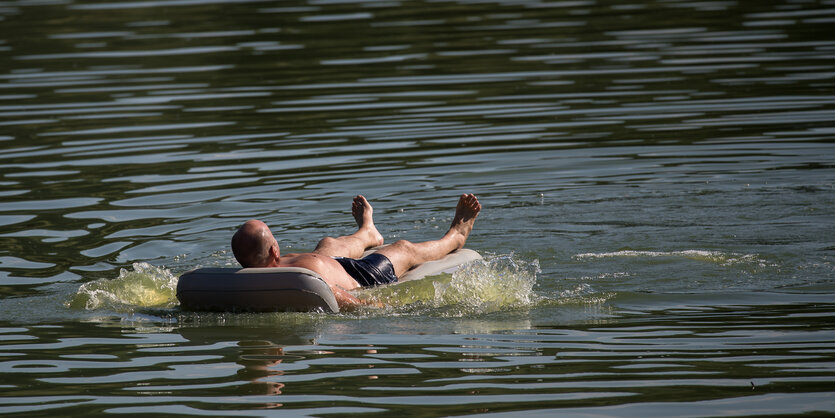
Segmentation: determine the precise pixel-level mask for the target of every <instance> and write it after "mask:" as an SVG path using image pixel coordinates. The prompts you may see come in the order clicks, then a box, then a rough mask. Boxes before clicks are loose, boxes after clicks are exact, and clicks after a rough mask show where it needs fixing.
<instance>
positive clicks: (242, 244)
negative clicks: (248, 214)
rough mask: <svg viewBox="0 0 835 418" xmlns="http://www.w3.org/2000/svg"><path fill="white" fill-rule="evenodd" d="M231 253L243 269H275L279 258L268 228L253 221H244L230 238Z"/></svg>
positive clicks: (275, 242) (261, 223)
mask: <svg viewBox="0 0 835 418" xmlns="http://www.w3.org/2000/svg"><path fill="white" fill-rule="evenodd" d="M232 253H233V254H235V259H237V260H238V262H239V263H241V266H243V267H275V266H276V265H277V264H278V258H279V256H280V253H279V250H278V242H277V241H276V240H275V237H273V234H272V232H270V228H269V227H267V224H265V223H263V222H261V221H259V220H255V219H252V220H249V221H246V222H245V223H244V224H243V225H241V227H240V228H238V232H235V235H234V236H232Z"/></svg>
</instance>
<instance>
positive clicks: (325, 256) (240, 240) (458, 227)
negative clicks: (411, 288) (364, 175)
mask: <svg viewBox="0 0 835 418" xmlns="http://www.w3.org/2000/svg"><path fill="white" fill-rule="evenodd" d="M373 211H374V210H373V208H372V207H371V204H370V203H368V200H366V199H365V197H363V196H356V197H355V198H354V200H353V204H352V207H351V213H352V215H353V216H354V219H355V220H356V222H357V226H358V229H357V231H356V232H354V233H353V234H351V235H347V236H342V237H338V238H332V237H326V238H323V239H322V240H321V241H319V244H318V245H317V246H316V249H315V250H313V252H310V253H298V254H285V255H283V256H282V255H281V253H280V251H279V247H278V242H277V241H276V239H275V237H274V236H273V235H272V232H270V229H269V227H267V225H266V224H264V223H263V222H261V221H258V220H249V221H247V222H246V223H244V224H243V225H242V226H241V227H240V228H239V229H238V231H237V232H236V233H235V236H234V237H233V238H232V251H233V253H234V254H235V258H236V259H237V260H238V262H240V263H241V265H242V266H243V267H301V268H306V269H309V270H312V271H314V272H316V273H318V274H319V275H320V276H321V277H322V278H323V279H324V280H325V282H326V283H327V284H328V286H330V288H331V290H332V291H333V292H334V296H336V300H337V302H338V303H339V305H340V308H341V309H346V308H353V307H356V306H359V305H361V304H363V303H364V302H363V301H360V300H359V299H357V298H356V297H354V296H353V295H351V294H350V293H348V292H347V290H352V289H357V288H359V287H361V285H360V283H359V282H358V281H357V280H356V279H355V278H354V277H352V275H351V274H349V272H348V271H346V269H345V267H343V264H341V263H340V262H339V261H337V260H336V259H335V257H336V258H351V259H356V258H359V257H361V256H362V254H363V252H364V251H365V250H367V249H369V248H372V247H377V246H380V245H382V244H383V236H382V235H381V234H380V232H379V231H378V230H377V227H376V226H375V225H374V219H373ZM480 211H481V204H480V203H479V202H478V199H477V198H476V197H475V195H472V194H465V195H462V196H461V197H460V198H459V200H458V204H457V206H456V208H455V216H454V217H453V220H452V225H450V228H449V230H448V231H447V232H446V233H445V234H444V236H443V237H441V239H439V240H435V241H426V242H420V243H412V242H409V241H406V240H400V241H396V242H395V243H393V244H391V245H388V246H386V247H383V248H381V249H379V250H377V251H375V252H374V254H379V255H382V256H384V257H383V258H384V259H385V260H384V262H387V263H389V264H390V268H391V269H393V270H392V271H393V273H391V274H394V275H395V276H396V277H400V276H402V275H403V274H404V273H406V272H407V271H409V270H410V269H411V268H412V267H414V266H416V265H418V264H422V263H425V262H427V261H433V260H437V259H440V258H442V257H444V256H445V255H447V254H449V253H451V252H453V251H455V250H457V249H459V248H461V247H463V246H464V243H465V242H466V241H467V237H469V235H470V232H471V231H472V229H473V224H474V223H475V219H476V217H477V216H478V214H479V212H480ZM377 257H378V258H380V257H379V256H377ZM352 273H354V272H353V271H352ZM396 277H395V278H394V279H395V280H396Z"/></svg>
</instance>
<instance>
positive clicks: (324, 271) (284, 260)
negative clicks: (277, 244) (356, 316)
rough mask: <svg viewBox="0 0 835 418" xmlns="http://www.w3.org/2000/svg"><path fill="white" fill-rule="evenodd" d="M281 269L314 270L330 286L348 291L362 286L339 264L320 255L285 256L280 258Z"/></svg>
mask: <svg viewBox="0 0 835 418" xmlns="http://www.w3.org/2000/svg"><path fill="white" fill-rule="evenodd" d="M279 267H301V268H306V269H308V270H313V271H314V272H316V273H319V275H320V276H322V279H324V280H325V283H327V284H328V285H330V286H334V285H335V286H339V287H341V288H343V289H346V290H351V289H356V288H359V287H360V284H359V283H357V281H356V280H354V278H353V277H351V276H349V275H348V273H346V272H345V269H343V268H342V266H341V265H340V264H339V263H338V262H336V261H335V260H334V259H333V258H331V257H328V256H324V255H320V254H315V253H303V254H285V255H283V256H282V257H281V258H280V263H279Z"/></svg>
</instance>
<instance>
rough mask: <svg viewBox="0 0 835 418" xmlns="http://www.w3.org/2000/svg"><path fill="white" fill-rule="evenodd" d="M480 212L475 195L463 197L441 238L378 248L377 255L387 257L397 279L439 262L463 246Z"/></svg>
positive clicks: (402, 242)
mask: <svg viewBox="0 0 835 418" xmlns="http://www.w3.org/2000/svg"><path fill="white" fill-rule="evenodd" d="M480 211H481V204H480V203H479V202H478V199H477V198H476V197H475V196H474V195H472V194H465V195H462V196H461V198H460V199H458V205H457V206H456V207H455V217H454V218H453V219H452V225H451V226H450V227H449V231H447V233H446V234H444V236H443V237H442V238H441V239H439V240H436V241H426V242H419V243H412V242H409V241H405V240H404V241H397V242H395V243H394V244H391V245H389V246H387V247H385V248H381V249H380V250H378V251H377V253H378V254H382V255H384V256H386V258H388V259H389V260H390V261H391V264H392V265H393V266H394V273H395V274H396V275H397V277H400V276H402V275H403V274H404V273H406V272H407V271H409V269H411V268H412V267H414V266H416V265H418V264H421V263H425V262H427V261H434V260H438V259H440V258H442V257H443V256H445V255H447V254H449V253H451V252H453V251H455V250H457V249H459V248H461V247H463V246H464V243H465V242H467V237H468V236H470V231H472V230H473V223H475V218H476V217H477V216H478V213H479V212H480Z"/></svg>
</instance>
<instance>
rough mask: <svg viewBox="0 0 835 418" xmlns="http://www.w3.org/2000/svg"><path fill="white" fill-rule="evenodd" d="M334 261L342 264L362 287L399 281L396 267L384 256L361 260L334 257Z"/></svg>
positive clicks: (371, 256) (369, 256)
mask: <svg viewBox="0 0 835 418" xmlns="http://www.w3.org/2000/svg"><path fill="white" fill-rule="evenodd" d="M333 259H334V260H336V261H337V262H338V263H339V264H341V265H342V268H344V269H345V271H346V272H348V275H350V276H351V277H353V278H354V280H356V281H357V282H358V283H359V284H360V286H362V287H373V286H379V285H381V284H387V283H394V282H396V281H397V276H396V275H395V274H394V266H393V265H391V261H389V259H388V258H387V257H386V256H384V255H382V254H377V253H374V254H369V255H367V256H365V257H364V258H361V259H359V260H357V259H355V258H346V257H333Z"/></svg>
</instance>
